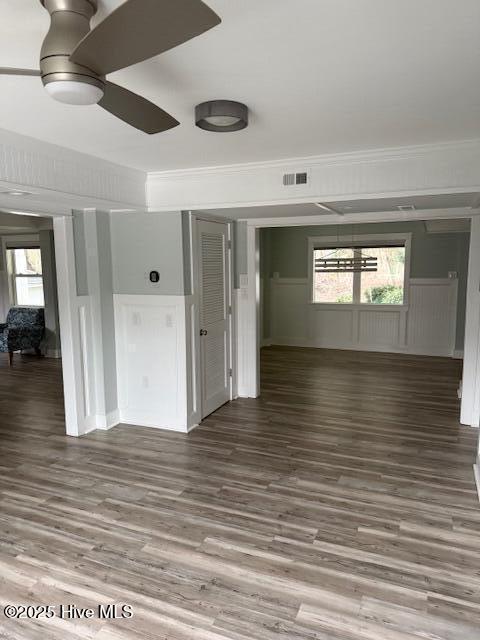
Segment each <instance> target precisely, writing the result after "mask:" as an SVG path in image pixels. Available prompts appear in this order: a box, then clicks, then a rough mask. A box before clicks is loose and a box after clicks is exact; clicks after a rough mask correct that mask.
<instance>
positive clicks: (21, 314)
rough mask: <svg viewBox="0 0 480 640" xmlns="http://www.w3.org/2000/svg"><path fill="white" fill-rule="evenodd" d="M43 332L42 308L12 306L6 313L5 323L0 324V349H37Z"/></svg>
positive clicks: (43, 315) (43, 317) (43, 314)
mask: <svg viewBox="0 0 480 640" xmlns="http://www.w3.org/2000/svg"><path fill="white" fill-rule="evenodd" d="M44 332H45V310H44V309H41V308H36V307H12V308H11V309H10V311H9V312H8V315H7V324H6V325H1V326H0V351H3V352H8V351H22V350H23V349H38V348H39V347H40V343H41V341H42V338H43V334H44Z"/></svg>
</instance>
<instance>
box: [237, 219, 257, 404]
mask: <svg viewBox="0 0 480 640" xmlns="http://www.w3.org/2000/svg"><path fill="white" fill-rule="evenodd" d="M247 279H248V281H247V300H246V301H245V303H246V305H247V309H246V313H245V327H244V331H245V340H244V341H242V342H243V345H242V346H243V348H244V349H245V354H244V361H245V367H244V370H243V371H239V393H240V390H243V393H240V395H244V396H246V397H248V398H257V397H258V396H259V395H260V232H259V229H257V228H256V227H254V226H249V227H247Z"/></svg>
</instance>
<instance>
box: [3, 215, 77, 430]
mask: <svg viewBox="0 0 480 640" xmlns="http://www.w3.org/2000/svg"><path fill="white" fill-rule="evenodd" d="M0 400H1V401H0V413H1V416H2V419H1V420H0V423H1V424H2V425H3V426H2V433H3V432H4V430H7V432H9V431H10V430H13V431H14V432H15V433H16V434H17V436H18V434H19V433H23V432H24V431H25V434H26V433H28V434H30V435H31V432H32V430H35V429H43V428H47V427H48V428H49V429H54V430H55V432H57V431H58V434H59V435H64V434H65V418H64V393H63V380H62V361H61V340H60V321H59V303H58V288H57V268H56V257H55V242H54V230H53V222H52V219H51V218H43V217H40V216H29V215H15V214H10V213H0Z"/></svg>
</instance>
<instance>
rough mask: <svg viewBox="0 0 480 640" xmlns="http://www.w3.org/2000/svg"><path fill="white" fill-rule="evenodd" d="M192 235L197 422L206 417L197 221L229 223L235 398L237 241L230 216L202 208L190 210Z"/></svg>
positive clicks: (233, 388) (234, 390)
mask: <svg viewBox="0 0 480 640" xmlns="http://www.w3.org/2000/svg"><path fill="white" fill-rule="evenodd" d="M189 215H190V239H191V251H190V254H191V260H190V262H191V269H190V279H191V296H192V301H193V307H194V311H193V314H192V319H193V327H192V328H193V331H192V333H193V335H192V338H191V340H192V344H191V350H192V352H193V353H192V358H193V360H194V363H195V364H194V370H195V372H196V375H194V376H193V377H194V379H193V381H192V385H191V386H192V392H193V407H194V412H193V413H194V414H195V415H196V418H195V419H194V421H196V423H197V424H200V423H201V422H202V420H203V418H202V415H203V406H202V403H203V389H202V360H201V358H202V356H201V344H200V340H199V337H200V328H201V327H200V282H199V275H200V270H199V261H200V251H199V234H198V222H200V221H203V222H218V223H220V224H225V225H226V226H227V234H228V235H227V237H228V248H227V268H228V273H227V283H228V292H227V294H228V300H227V303H228V306H229V309H230V312H229V344H228V349H229V356H230V367H231V369H232V375H231V376H230V393H229V395H230V401H232V400H234V399H235V398H236V397H237V350H236V349H235V347H234V345H235V344H236V335H237V327H236V322H235V318H236V312H235V311H236V310H235V301H234V296H233V291H234V269H233V245H234V232H233V231H234V226H233V225H234V221H233V220H232V219H231V218H225V217H223V216H216V215H211V214H206V213H202V212H198V211H197V212H195V211H190V212H189Z"/></svg>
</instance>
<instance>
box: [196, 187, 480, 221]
mask: <svg viewBox="0 0 480 640" xmlns="http://www.w3.org/2000/svg"><path fill="white" fill-rule="evenodd" d="M479 201H480V193H454V194H452V193H448V194H435V195H425V196H411V197H402V198H364V199H362V200H342V201H338V202H328V203H325V205H326V206H327V207H329V209H330V210H331V211H330V212H329V211H327V210H324V209H321V208H319V207H318V206H317V205H316V204H315V203H313V202H311V203H310V202H309V203H303V204H281V205H269V206H265V207H236V208H232V209H223V210H222V212H223V214H225V215H226V216H227V217H229V218H232V219H233V220H248V219H254V218H291V217H304V216H319V215H329V214H330V213H331V212H338V213H340V215H343V214H355V213H376V212H384V211H392V212H395V211H397V212H398V207H399V206H405V205H413V206H414V208H415V209H416V210H417V211H426V210H429V209H430V210H431V209H437V210H441V209H457V208H467V209H468V208H472V207H477V206H478V205H479ZM204 212H205V213H210V214H212V215H215V214H217V215H218V213H219V210H218V209H209V210H205V211H204Z"/></svg>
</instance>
